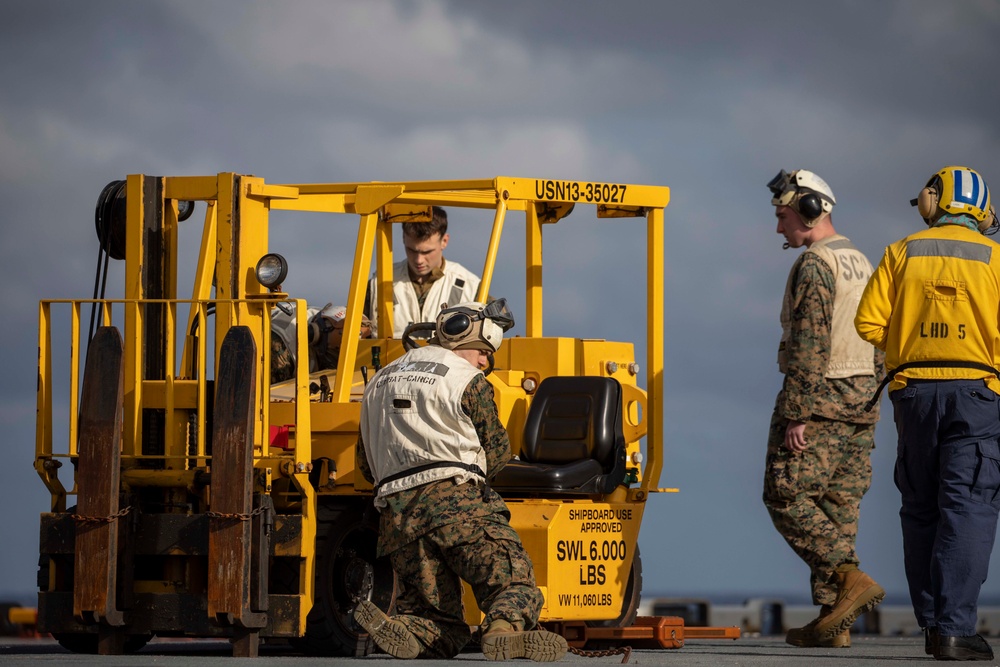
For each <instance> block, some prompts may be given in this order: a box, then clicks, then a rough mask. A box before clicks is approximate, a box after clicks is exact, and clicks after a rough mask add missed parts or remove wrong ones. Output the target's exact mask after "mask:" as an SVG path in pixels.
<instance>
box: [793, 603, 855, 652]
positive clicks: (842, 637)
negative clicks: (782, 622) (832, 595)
mask: <svg viewBox="0 0 1000 667" xmlns="http://www.w3.org/2000/svg"><path fill="white" fill-rule="evenodd" d="M830 610H831V607H830V605H826V604H825V605H823V606H822V607H820V610H819V616H818V617H816V618H814V619H813V620H811V621H809V622H808V623H807V624H805V625H804V626H802V627H801V628H791V629H789V631H788V634H786V635H785V642H786V643H788V644H791V645H792V646H799V647H802V648H816V647H822V648H851V631H850V630H844V631H843V632H841V633H840V634H839V635H836V636H834V637H833V638H832V639H820V638H819V637H817V636H816V624H817V623H819V619H821V618H823V617H824V616H826V615H827V614H829V613H830Z"/></svg>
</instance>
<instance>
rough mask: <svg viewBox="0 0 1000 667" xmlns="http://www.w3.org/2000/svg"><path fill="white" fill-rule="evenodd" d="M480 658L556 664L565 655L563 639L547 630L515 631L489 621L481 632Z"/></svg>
mask: <svg viewBox="0 0 1000 667" xmlns="http://www.w3.org/2000/svg"><path fill="white" fill-rule="evenodd" d="M482 645H483V655H484V656H486V659H487V660H514V659H515V658H528V659H529V660H534V661H535V662H555V661H556V660H559V659H560V658H562V657H563V656H564V655H566V650H567V648H568V647H567V645H566V640H565V639H563V637H562V635H557V634H556V633H554V632H549V631H548V630H529V631H525V630H518V629H517V628H515V627H514V626H513V625H511V624H510V623H508V622H507V621H504V620H496V621H491V622H490V625H489V627H488V628H486V632H484V633H483V640H482Z"/></svg>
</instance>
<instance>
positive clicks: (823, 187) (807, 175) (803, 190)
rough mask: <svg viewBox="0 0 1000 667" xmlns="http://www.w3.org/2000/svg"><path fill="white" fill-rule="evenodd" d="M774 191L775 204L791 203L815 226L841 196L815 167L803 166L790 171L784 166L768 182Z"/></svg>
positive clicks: (804, 219) (786, 204) (808, 222)
mask: <svg viewBox="0 0 1000 667" xmlns="http://www.w3.org/2000/svg"><path fill="white" fill-rule="evenodd" d="M767 187H768V189H769V190H770V191H771V194H772V195H773V197H771V204H773V205H774V206H790V207H791V208H792V209H793V210H794V211H795V212H796V213H798V214H799V217H800V218H802V222H803V223H804V224H805V226H806V227H815V226H816V223H818V222H819V220H820V218H822V217H823V215H825V214H827V213H829V212H830V211H832V210H833V207H834V206H835V205H836V203H837V200H836V198H835V197H834V196H833V190H831V189H830V186H829V185H827V184H826V181H824V180H823V179H822V178H820V177H819V176H817V175H816V174H814V173H813V172H811V171H806V170H805V169H799V170H797V171H793V172H792V173H790V174H789V173H787V172H786V171H785V170H784V169H782V170H781V171H779V172H778V175H777V176H775V177H774V178H772V179H771V181H770V182H769V183H768V184H767Z"/></svg>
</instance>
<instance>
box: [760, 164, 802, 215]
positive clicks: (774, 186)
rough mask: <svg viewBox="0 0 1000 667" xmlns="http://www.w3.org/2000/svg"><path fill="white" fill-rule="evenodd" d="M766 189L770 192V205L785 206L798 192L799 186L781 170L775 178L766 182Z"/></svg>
mask: <svg viewBox="0 0 1000 667" xmlns="http://www.w3.org/2000/svg"><path fill="white" fill-rule="evenodd" d="M767 189H768V190H770V191H771V195H772V198H771V203H772V204H774V205H776V206H777V205H781V206H787V205H788V203H789V202H790V201H791V200H792V198H793V197H794V196H795V194H796V193H797V192H798V190H799V186H798V184H797V183H796V182H795V179H794V178H793V177H792V175H791V174H789V173H788V172H787V171H785V170H784V169H782V170H781V171H779V172H778V175H777V176H775V177H774V178H772V179H771V180H770V181H768V183H767Z"/></svg>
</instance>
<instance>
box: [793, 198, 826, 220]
mask: <svg viewBox="0 0 1000 667" xmlns="http://www.w3.org/2000/svg"><path fill="white" fill-rule="evenodd" d="M798 205H799V215H801V216H802V217H803V218H805V219H806V220H815V219H816V218H818V217H819V216H821V215H823V202H822V201H821V200H820V198H819V197H817V196H816V195H814V194H812V193H810V194H806V195H802V197H800V198H799V202H798Z"/></svg>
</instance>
